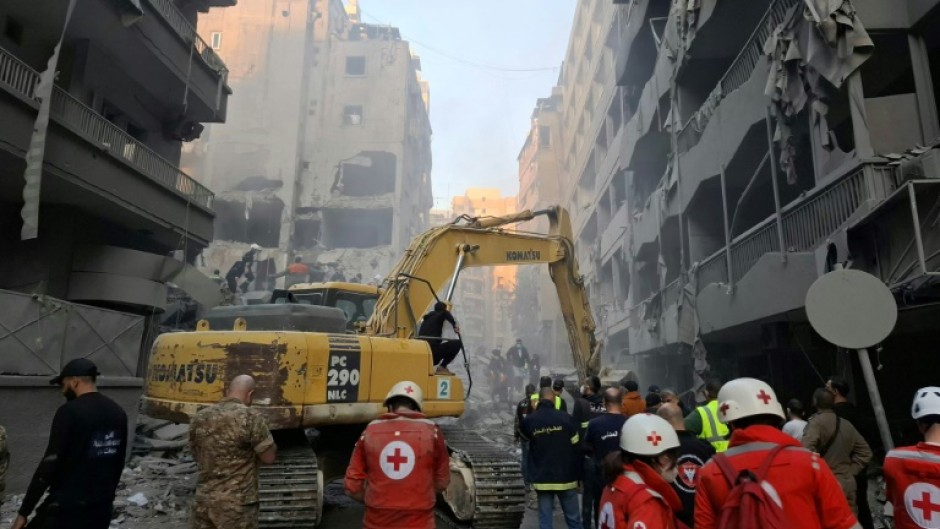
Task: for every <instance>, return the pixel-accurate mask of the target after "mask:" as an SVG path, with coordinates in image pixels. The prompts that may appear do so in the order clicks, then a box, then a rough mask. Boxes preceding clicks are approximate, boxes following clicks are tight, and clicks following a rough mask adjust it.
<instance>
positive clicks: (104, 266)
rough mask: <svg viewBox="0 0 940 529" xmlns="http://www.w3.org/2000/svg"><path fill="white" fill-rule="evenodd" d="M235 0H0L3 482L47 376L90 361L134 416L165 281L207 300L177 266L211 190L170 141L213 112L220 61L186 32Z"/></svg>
mask: <svg viewBox="0 0 940 529" xmlns="http://www.w3.org/2000/svg"><path fill="white" fill-rule="evenodd" d="M234 3H235V1H234V0H172V1H171V0H139V1H132V2H112V1H110V0H81V1H79V2H74V3H73V2H68V1H62V0H4V1H3V2H0V123H2V126H0V246H2V248H3V250H2V254H3V259H0V417H2V418H3V425H4V426H5V427H6V429H7V432H8V433H9V442H10V451H11V452H13V453H14V454H16V458H17V460H18V461H20V462H21V463H18V464H17V465H15V466H13V467H11V475H9V476H8V477H7V480H8V481H7V484H8V486H9V489H8V490H9V491H14V492H20V491H22V490H23V489H24V488H25V485H26V483H27V482H28V480H29V477H30V476H29V475H27V474H26V472H31V471H32V469H33V468H35V465H36V463H37V462H38V461H39V459H40V457H41V455H42V454H41V450H42V447H44V446H45V444H46V441H45V438H44V436H45V435H46V433H47V432H48V423H49V422H50V421H51V418H52V416H53V414H54V411H55V409H56V408H57V407H58V406H59V405H60V404H61V401H62V396H61V394H60V392H59V391H58V389H57V388H50V387H49V384H48V382H49V379H50V377H51V376H52V375H53V374H56V373H58V372H59V370H60V369H61V367H62V366H63V365H64V364H66V363H67V362H68V361H69V360H72V359H74V358H78V357H87V358H90V359H91V360H93V361H94V362H95V363H96V364H97V365H98V368H99V370H100V372H101V374H102V376H101V377H100V379H99V383H100V385H101V386H103V387H105V388H106V389H105V391H107V392H108V393H109V394H110V395H112V396H114V397H115V398H116V399H117V400H118V401H119V402H120V403H121V404H122V405H123V406H124V407H125V409H126V410H127V412H128V415H129V416H131V417H132V418H133V417H134V415H135V414H136V407H137V402H136V401H137V396H138V395H139V393H140V387H141V385H142V376H143V374H144V369H145V366H146V362H147V354H146V351H147V350H149V344H150V341H151V340H152V337H153V335H154V333H155V332H156V330H157V326H158V323H159V321H160V320H161V318H162V316H163V315H164V313H165V310H166V308H167V299H168V289H173V288H174V284H175V285H183V284H188V286H187V288H190V289H191V292H190V294H191V295H192V296H193V297H200V298H201V299H206V298H205V297H203V296H201V295H200V292H199V290H200V288H201V289H202V290H203V291H205V290H206V289H208V293H209V297H210V298H211V296H212V295H213V294H214V295H218V288H217V287H216V286H215V285H214V284H213V283H212V282H211V281H209V280H208V278H205V277H202V278H201V279H202V281H201V282H200V280H199V277H200V275H199V274H197V273H195V271H194V269H193V268H192V267H191V266H189V264H191V263H192V262H193V260H194V258H195V256H196V255H198V254H199V252H200V251H201V250H202V248H204V247H205V246H206V245H207V244H208V242H209V241H210V240H211V239H212V225H213V216H214V215H213V211H212V206H213V204H212V200H213V194H212V193H211V192H210V191H209V189H208V188H207V187H205V186H204V185H202V184H200V183H199V182H197V181H196V180H194V179H193V178H191V177H190V176H189V175H188V174H187V173H186V171H185V170H183V169H181V167H180V151H181V146H182V145H184V142H186V141H190V140H192V139H194V138H195V137H197V136H198V135H199V133H200V131H201V130H202V125H201V124H202V123H213V122H214V123H219V122H222V121H224V120H225V118H226V113H227V102H228V96H229V94H230V90H229V88H228V86H227V84H226V78H227V75H228V72H227V69H226V67H225V63H224V62H223V61H222V60H221V59H220V58H219V57H218V55H216V54H215V53H214V52H213V50H212V48H211V47H210V45H209V43H208V42H207V41H206V40H205V39H204V38H203V37H204V35H200V34H199V33H197V31H196V30H195V26H196V21H197V17H198V16H200V15H199V13H201V12H205V11H207V10H208V9H209V8H210V7H218V8H221V7H225V6H230V5H233V4H234ZM70 4H76V5H75V8H74V10H71V11H70V10H69V6H70ZM69 13H71V16H69ZM57 47H58V48H59V52H58V54H56V53H55V51H54V50H56V49H57ZM50 57H51V59H50ZM49 68H51V69H49ZM47 71H48V72H49V74H48V75H43V72H47ZM41 81H45V82H41ZM47 90H48V91H47ZM42 101H45V102H47V103H48V105H43V104H42ZM46 110H48V116H49V120H48V124H47V125H44V124H43V123H42V122H43V120H42V119H41V118H40V117H39V116H40V115H42V114H44V113H45V111H46ZM34 130H36V131H39V132H37V133H36V134H35V135H34V134H33V131H34ZM31 136H32V138H31ZM40 147H41V148H40ZM43 149H44V150H43ZM37 153H41V154H37ZM27 160H30V163H29V164H28V163H27ZM28 167H29V169H28ZM24 190H25V191H24ZM24 197H25V200H24ZM24 219H28V221H24ZM33 228H34V229H33ZM37 419H38V421H39V423H38V424H37Z"/></svg>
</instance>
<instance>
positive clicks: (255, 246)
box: [248, 243, 261, 250]
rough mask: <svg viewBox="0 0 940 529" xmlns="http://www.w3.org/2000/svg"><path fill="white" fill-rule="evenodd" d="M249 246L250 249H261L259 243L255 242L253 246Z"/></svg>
mask: <svg viewBox="0 0 940 529" xmlns="http://www.w3.org/2000/svg"><path fill="white" fill-rule="evenodd" d="M248 248H250V249H252V250H260V249H261V247H260V246H258V245H257V244H255V243H252V244H251V246H249V247H248Z"/></svg>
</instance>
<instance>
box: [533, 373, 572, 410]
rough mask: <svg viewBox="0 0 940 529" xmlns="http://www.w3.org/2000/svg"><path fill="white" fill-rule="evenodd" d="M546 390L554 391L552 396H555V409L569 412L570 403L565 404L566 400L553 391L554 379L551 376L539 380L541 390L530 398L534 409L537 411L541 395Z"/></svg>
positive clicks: (553, 398) (553, 399)
mask: <svg viewBox="0 0 940 529" xmlns="http://www.w3.org/2000/svg"><path fill="white" fill-rule="evenodd" d="M545 388H548V389H550V390H552V395H553V397H552V401H553V402H554V403H555V409H556V410H561V411H564V412H567V411H568V403H567V402H565V399H563V398H561V396H559V395H558V394H556V393H555V391H554V389H552V377H549V376H544V377H541V378H539V390H538V391H537V392H535V393H533V394H532V396H531V397H529V400H530V401H531V402H532V409H535V408H536V407H537V406H538V404H539V394H540V393H541V392H542V390H543V389H545Z"/></svg>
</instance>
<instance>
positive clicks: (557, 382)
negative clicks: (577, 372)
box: [552, 378, 565, 389]
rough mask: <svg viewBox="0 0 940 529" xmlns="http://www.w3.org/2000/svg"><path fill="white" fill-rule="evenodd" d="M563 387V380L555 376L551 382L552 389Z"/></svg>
mask: <svg viewBox="0 0 940 529" xmlns="http://www.w3.org/2000/svg"><path fill="white" fill-rule="evenodd" d="M564 387H565V381H564V380H562V379H560V378H556V379H555V381H554V382H552V389H563V388H564Z"/></svg>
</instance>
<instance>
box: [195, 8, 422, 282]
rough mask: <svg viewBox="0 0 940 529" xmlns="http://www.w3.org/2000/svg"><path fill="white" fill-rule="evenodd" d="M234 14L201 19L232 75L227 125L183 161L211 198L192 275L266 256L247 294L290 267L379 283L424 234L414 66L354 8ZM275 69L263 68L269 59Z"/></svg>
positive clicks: (394, 35) (406, 52)
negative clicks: (206, 236) (207, 234)
mask: <svg viewBox="0 0 940 529" xmlns="http://www.w3.org/2000/svg"><path fill="white" fill-rule="evenodd" d="M282 4H283V2H277V1H275V0H263V1H256V2H250V3H249V2H243V3H241V4H239V5H238V6H236V7H234V8H231V9H226V10H217V11H216V10H212V11H210V13H209V14H208V16H205V17H203V18H202V19H201V20H200V24H201V30H202V31H204V32H206V33H207V34H210V35H213V39H214V40H213V42H216V43H218V53H219V54H220V55H221V56H222V57H224V58H225V59H226V60H227V61H228V64H229V68H230V70H231V74H230V83H231V85H232V87H233V89H234V90H235V91H237V92H238V94H239V97H238V98H237V100H236V101H233V105H235V106H233V109H232V116H233V119H232V120H230V121H229V122H228V123H226V125H225V126H218V127H209V129H208V130H207V131H206V133H205V134H204V135H203V139H202V140H200V142H198V143H196V144H194V145H193V146H192V148H191V149H190V152H188V153H187V154H186V156H185V160H186V164H187V165H189V166H191V167H192V170H193V172H194V174H196V175H198V176H199V178H200V179H201V180H202V181H203V182H204V183H205V184H206V185H208V186H210V187H211V188H212V189H214V190H216V191H217V192H218V196H217V198H216V213H217V215H216V220H215V227H216V240H215V241H214V242H213V243H212V245H210V247H209V248H208V249H207V250H206V251H205V253H204V254H203V260H202V263H203V266H204V268H205V270H207V271H212V270H216V269H218V270H220V271H221V272H222V273H223V274H224V273H225V271H226V270H227V269H228V267H230V266H231V265H232V263H234V262H235V261H236V260H238V259H239V258H240V257H241V255H242V254H243V253H244V252H246V251H247V249H248V247H249V246H250V245H251V244H258V245H260V246H262V247H263V248H264V249H265V250H264V251H263V252H262V254H261V256H260V261H261V263H260V266H259V269H260V270H261V273H260V274H259V273H257V271H256V274H255V275H256V279H255V281H254V283H253V284H252V288H253V289H254V290H257V291H263V290H266V289H269V288H270V287H271V286H273V285H274V284H275V283H272V282H271V281H268V278H270V277H276V276H277V273H278V271H283V270H284V269H285V267H286V266H287V264H288V263H289V262H291V261H292V260H293V258H294V257H295V256H301V257H302V258H303V259H304V261H305V262H307V263H314V262H319V263H321V264H325V265H328V266H327V267H326V270H327V273H328V274H332V273H334V272H335V271H336V270H339V271H340V272H341V273H342V275H343V276H344V277H346V278H347V279H352V278H354V277H355V276H356V275H357V274H361V276H362V278H363V280H364V281H368V280H371V279H372V278H374V277H375V276H381V277H383V278H384V277H385V275H386V274H387V273H388V271H389V270H390V269H391V267H392V265H393V264H394V263H395V262H397V260H398V258H399V257H400V255H401V252H402V251H403V250H404V249H405V248H406V247H407V246H408V244H409V243H410V242H411V239H412V237H414V236H415V235H417V234H418V233H421V232H423V231H424V230H426V229H427V227H428V226H429V211H430V208H431V205H432V195H431V180H430V174H431V151H430V140H431V127H430V121H429V115H428V111H429V90H428V84H427V82H425V81H423V80H422V79H421V74H420V70H421V63H420V59H419V58H418V57H417V56H414V55H413V54H412V52H411V49H410V46H409V45H408V42H406V41H404V40H402V38H401V34H400V33H399V31H398V29H396V28H394V27H388V26H377V25H371V24H365V23H362V21H361V19H360V13H359V8H358V4H357V2H348V3H347V5H344V4H343V3H342V2H341V1H340V0H306V1H294V2H290V5H289V6H288V7H289V8H287V9H285V8H284V7H285V5H286V4H284V5H282ZM275 57H276V59H275Z"/></svg>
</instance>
